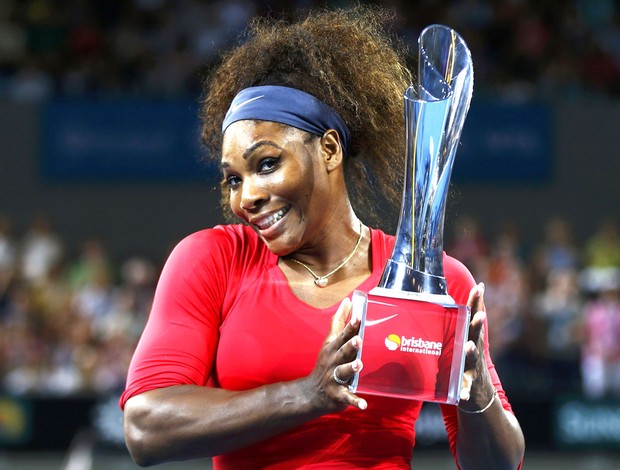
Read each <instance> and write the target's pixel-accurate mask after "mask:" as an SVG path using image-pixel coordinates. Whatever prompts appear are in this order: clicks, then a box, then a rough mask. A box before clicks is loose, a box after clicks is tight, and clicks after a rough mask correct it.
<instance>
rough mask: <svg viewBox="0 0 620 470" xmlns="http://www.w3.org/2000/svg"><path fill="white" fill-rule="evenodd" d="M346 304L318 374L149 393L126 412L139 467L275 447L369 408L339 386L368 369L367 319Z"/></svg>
mask: <svg viewBox="0 0 620 470" xmlns="http://www.w3.org/2000/svg"><path fill="white" fill-rule="evenodd" d="M350 309H351V303H350V300H349V299H345V300H344V301H343V302H342V304H341V305H340V308H339V309H338V311H337V312H336V314H335V315H334V317H333V318H332V323H331V327H330V331H329V334H328V335H327V338H326V339H325V341H324V343H323V346H322V348H321V351H320V352H319V357H318V360H317V362H316V365H315V367H314V370H313V371H312V373H311V374H310V375H309V376H308V377H305V378H302V379H299V380H294V381H291V382H286V383H276V384H270V385H265V386H262V387H259V388H256V389H253V390H248V391H240V392H232V391H227V390H222V389H217V388H212V387H202V386H198V385H179V386H172V387H165V388H160V389H156V390H151V391H148V392H144V393H142V394H139V395H136V396H134V397H132V398H130V399H129V400H128V401H127V402H126V404H125V439H126V443H127V447H128V449H129V451H130V453H131V455H132V457H133V458H134V460H135V461H136V463H138V464H139V465H142V466H146V465H154V464H159V463H162V462H166V461H174V460H188V459H195V458H204V457H210V456H213V455H218V454H221V453H225V452H230V451H232V450H236V449H239V448H242V447H245V446H247V445H250V444H252V443H255V442H258V441H261V440H264V439H267V438H269V437H272V436H274V435H276V434H279V433H281V432H283V431H286V430H288V429H291V428H293V427H295V426H297V425H299V424H302V423H304V422H306V421H309V420H311V419H314V418H317V417H319V416H321V415H323V414H325V413H330V412H337V411H342V410H344V409H345V408H346V407H347V406H350V405H351V406H355V407H357V408H360V409H365V408H366V402H365V401H364V400H363V399H361V398H359V397H357V396H356V395H354V394H353V393H351V392H349V391H348V388H347V387H344V386H342V385H338V384H337V383H336V382H335V381H334V378H333V374H334V369H335V368H336V367H338V375H339V376H340V377H341V378H342V379H345V380H346V379H347V378H348V377H351V376H352V375H353V374H354V373H355V372H356V371H358V370H360V369H361V363H360V362H359V361H356V360H355V356H356V353H357V350H358V348H359V347H360V345H361V340H360V338H359V336H357V333H358V330H359V319H357V318H353V317H352V318H351V320H350V321H349V322H347V320H346V319H347V317H348V316H349V312H350Z"/></svg>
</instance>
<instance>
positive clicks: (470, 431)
mask: <svg viewBox="0 0 620 470" xmlns="http://www.w3.org/2000/svg"><path fill="white" fill-rule="evenodd" d="M483 406H484V405H483ZM524 449H525V441H524V438H523V433H522V431H521V427H520V426H519V423H518V421H517V419H516V418H515V416H514V415H513V414H512V413H510V412H508V411H506V410H504V408H503V407H502V403H501V401H500V399H499V398H498V397H497V396H495V397H493V403H492V404H491V406H490V407H489V408H488V409H487V410H485V411H484V412H482V413H466V412H464V411H462V410H459V411H458V434H457V444H456V453H457V460H458V463H459V466H460V467H461V469H463V470H469V469H481V468H485V469H497V470H499V469H502V470H503V469H512V470H514V469H516V468H517V467H518V466H519V463H520V462H521V460H522V458H523V453H524Z"/></svg>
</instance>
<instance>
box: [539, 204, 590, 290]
mask: <svg viewBox="0 0 620 470" xmlns="http://www.w3.org/2000/svg"><path fill="white" fill-rule="evenodd" d="M580 256H581V254H580V250H579V248H578V247H577V245H576V243H575V240H574V238H573V233H572V228H571V226H570V224H569V223H568V221H567V220H566V219H565V218H564V217H561V216H554V217H552V218H550V219H549V220H548V221H547V223H546V224H545V230H544V235H543V240H542V243H540V244H539V245H538V246H537V247H536V249H535V250H534V255H533V256H532V257H531V262H530V268H531V269H530V273H529V274H530V287H531V288H532V290H533V291H534V292H538V293H541V292H544V291H545V290H546V286H547V281H548V280H549V274H550V273H551V272H560V271H565V270H567V271H576V270H577V269H578V268H579V264H580Z"/></svg>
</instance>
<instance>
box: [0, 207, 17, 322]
mask: <svg viewBox="0 0 620 470" xmlns="http://www.w3.org/2000/svg"><path fill="white" fill-rule="evenodd" d="M16 267H17V243H16V242H15V240H14V238H13V233H12V225H11V220H10V219H9V217H8V216H6V215H4V214H0V319H1V318H2V317H3V316H4V313H5V308H6V305H7V303H8V302H9V298H8V296H9V290H10V288H11V285H12V283H13V281H14V279H15V274H16Z"/></svg>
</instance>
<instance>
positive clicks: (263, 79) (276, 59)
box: [201, 5, 412, 228]
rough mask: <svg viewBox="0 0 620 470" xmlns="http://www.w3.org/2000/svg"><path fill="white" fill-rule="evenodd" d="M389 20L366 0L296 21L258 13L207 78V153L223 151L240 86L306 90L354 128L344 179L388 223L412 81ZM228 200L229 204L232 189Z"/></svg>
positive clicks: (372, 218) (355, 200) (364, 206)
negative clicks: (228, 118)
mask: <svg viewBox="0 0 620 470" xmlns="http://www.w3.org/2000/svg"><path fill="white" fill-rule="evenodd" d="M391 19H392V16H391V14H390V13H389V12H387V11H386V10H384V9H380V8H377V7H367V6H361V5H358V6H357V7H354V8H350V9H337V10H315V11H311V12H310V13H308V14H306V16H305V17H304V18H302V19H299V20H297V21H293V22H290V21H287V20H285V19H273V18H257V19H255V20H254V21H253V22H252V23H251V25H250V27H249V29H248V31H247V35H246V36H245V37H244V38H243V40H242V42H241V44H240V45H238V46H237V47H235V48H233V49H232V50H230V51H228V52H227V53H225V54H224V55H223V57H222V59H221V62H220V63H219V64H218V66H217V67H216V68H215V69H214V70H213V71H212V72H211V73H210V75H209V77H208V78H207V79H206V80H205V82H204V89H203V99H202V103H201V104H202V106H201V119H202V141H203V143H204V144H205V145H206V147H207V151H208V158H214V159H217V160H219V159H220V158H221V146H222V133H221V125H222V121H223V118H224V115H225V114H226V111H227V109H228V107H229V105H230V102H231V101H232V99H233V98H234V97H235V95H236V94H237V93H238V92H239V91H241V90H242V89H244V88H247V87H251V86H259V85H282V86H289V87H293V88H297V89H299V90H302V91H305V92H306V93H309V94H311V95H314V96H315V97H317V98H318V99H320V100H322V101H323V102H324V103H326V104H328V105H329V106H331V107H332V108H333V109H335V110H336V111H337V112H338V113H339V114H340V116H341V117H342V119H343V120H344V121H345V122H346V124H347V126H348V127H349V130H350V132H351V149H350V150H349V153H348V155H347V157H346V158H345V178H346V182H347V189H348V191H349V194H350V199H351V201H352V205H353V207H354V209H355V211H356V212H358V213H360V214H363V216H364V217H366V218H367V219H369V222H370V223H373V224H375V225H377V226H379V227H381V228H384V227H383V226H384V225H385V224H386V220H385V218H384V216H385V209H386V207H389V208H391V209H393V208H398V207H399V202H400V196H401V189H400V188H401V187H402V172H403V166H404V151H405V150H404V149H405V139H404V117H403V93H404V91H405V90H406V88H407V86H408V85H409V84H410V83H411V81H412V78H411V74H410V72H409V69H408V67H407V64H406V57H407V54H406V48H405V46H404V44H403V43H402V42H401V41H400V40H399V39H398V38H397V37H396V36H394V35H392V34H390V33H389V32H388V31H387V29H386V28H385V25H386V24H388V22H389V21H390V20H391ZM378 194H379V195H380V196H381V197H382V198H383V200H381V198H379V199H377V195H378ZM382 202H383V203H385V204H382ZM222 205H223V207H227V205H228V193H227V191H226V190H223V191H222ZM382 206H385V207H382ZM379 212H381V218H379V216H378V213H379ZM228 214H230V212H228ZM392 215H393V214H392ZM388 222H389V223H392V222H393V221H392V220H389V221H388Z"/></svg>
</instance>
